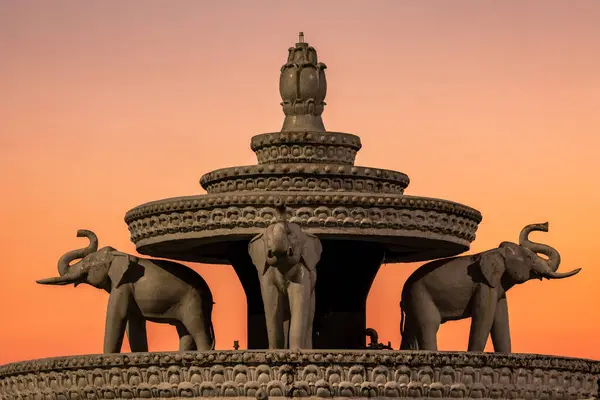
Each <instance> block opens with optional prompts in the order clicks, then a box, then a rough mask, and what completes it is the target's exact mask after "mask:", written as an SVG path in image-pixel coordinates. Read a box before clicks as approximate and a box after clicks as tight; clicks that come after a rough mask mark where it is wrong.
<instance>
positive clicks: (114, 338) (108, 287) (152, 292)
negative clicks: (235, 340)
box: [37, 229, 215, 353]
mask: <svg viewBox="0 0 600 400" xmlns="http://www.w3.org/2000/svg"><path fill="white" fill-rule="evenodd" d="M77 237H86V238H88V240H89V244H88V246H87V247H85V248H82V249H78V250H71V251H69V252H67V253H65V255H63V256H62V257H61V258H60V260H59V261H58V273H59V276H56V277H52V278H47V279H41V280H38V281H37V283H39V284H44V285H61V286H62V285H70V284H73V285H75V286H77V285H80V284H82V283H87V284H88V285H91V286H93V287H95V288H98V289H102V290H105V291H106V292H108V293H109V300H108V310H107V313H106V328H105V334H104V353H119V352H120V351H121V346H122V344H123V338H124V335H125V333H127V338H128V339H129V345H130V347H131V350H132V351H133V352H145V351H148V338H147V335H146V321H147V320H150V321H153V322H158V323H167V324H169V325H173V326H175V327H176V328H177V333H178V335H179V349H180V350H196V349H198V350H210V349H214V346H215V337H214V329H213V325H212V320H211V318H212V308H213V296H212V293H211V292H210V289H209V287H208V285H207V283H206V281H205V280H204V279H203V278H202V277H201V276H200V275H198V273H197V272H196V271H194V270H193V269H190V268H188V267H186V266H185V265H182V264H178V263H175V262H172V261H167V260H151V259H145V258H138V257H136V256H133V255H131V254H127V253H122V252H120V251H117V250H116V249H115V248H113V247H110V246H105V247H103V248H101V249H98V237H97V236H96V234H95V233H94V232H92V231H89V230H84V229H80V230H79V231H77ZM78 259H81V260H79V261H78V262H76V263H74V264H72V265H70V263H71V262H73V261H75V260H78Z"/></svg>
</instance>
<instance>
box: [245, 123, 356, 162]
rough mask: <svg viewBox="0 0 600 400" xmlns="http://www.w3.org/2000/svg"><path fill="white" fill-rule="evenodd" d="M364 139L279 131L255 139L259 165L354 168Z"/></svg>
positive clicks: (337, 133)
mask: <svg viewBox="0 0 600 400" xmlns="http://www.w3.org/2000/svg"><path fill="white" fill-rule="evenodd" d="M361 146H362V145H361V143H360V138H359V137H358V136H356V135H352V134H350V133H341V132H325V131H323V132H276V133H263V134H261V135H256V136H254V137H252V139H251V141H250V148H251V149H252V151H254V152H255V153H256V157H257V159H258V163H259V164H267V163H279V162H284V163H298V162H300V163H305V162H310V163H330V164H347V165H353V164H354V159H355V158H356V153H357V152H358V151H359V150H360V148H361Z"/></svg>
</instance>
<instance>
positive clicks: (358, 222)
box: [126, 195, 480, 243]
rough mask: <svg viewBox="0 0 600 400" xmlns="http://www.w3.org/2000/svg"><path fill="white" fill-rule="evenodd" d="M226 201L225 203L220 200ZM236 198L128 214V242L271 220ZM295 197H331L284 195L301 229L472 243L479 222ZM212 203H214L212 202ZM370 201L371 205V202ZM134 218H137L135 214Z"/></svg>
mask: <svg viewBox="0 0 600 400" xmlns="http://www.w3.org/2000/svg"><path fill="white" fill-rule="evenodd" d="M228 197H229V199H228V200H229V201H226V199H227V198H228ZM242 197H246V200H249V199H250V198H251V197H252V196H226V197H223V198H218V197H217V198H215V199H211V200H215V201H214V202H210V203H211V204H207V203H208V202H207V200H208V199H206V200H200V201H198V202H197V203H196V204H197V205H196V208H194V201H179V202H173V203H170V204H169V203H167V204H162V205H158V206H155V207H156V208H154V207H153V208H151V210H152V211H150V210H147V211H148V212H147V213H144V214H146V215H140V216H137V217H135V216H133V215H128V216H127V217H126V222H127V224H128V225H129V231H130V232H131V240H132V241H133V242H134V243H136V242H138V241H140V240H142V239H148V238H151V237H156V236H162V235H165V234H171V233H179V232H191V231H203V230H215V229H233V228H236V227H244V228H247V227H257V228H264V227H266V226H267V225H268V224H269V223H271V221H272V219H273V218H274V215H275V209H274V208H273V207H271V206H262V207H255V206H252V205H247V206H245V207H243V206H235V205H234V204H235V203H239V202H243V200H244V199H242ZM256 197H257V198H258V199H257V200H258V202H261V201H260V198H261V197H262V198H263V202H264V200H266V199H268V198H267V197H266V196H256ZM298 197H304V198H305V199H306V200H307V201H306V203H308V204H310V201H309V200H312V201H313V202H314V201H316V198H317V197H320V198H321V201H320V202H319V203H320V204H330V202H331V199H332V197H334V196H327V195H326V196H323V195H317V196H312V199H309V198H308V197H311V196H287V199H286V204H288V207H289V208H288V212H289V214H290V221H292V222H295V223H298V224H299V225H301V226H303V227H311V226H312V227H319V226H325V227H344V228H379V229H396V230H398V229H404V230H416V231H423V232H434V233H438V234H442V235H452V236H454V237H458V238H461V239H464V240H467V241H469V242H471V241H473V240H475V232H476V230H477V225H478V223H479V221H480V218H479V220H478V219H477V218H473V217H474V216H473V217H471V218H469V217H467V216H460V215H457V213H452V212H439V211H434V210H420V209H418V208H415V209H411V208H408V207H406V208H404V207H398V208H394V206H393V203H392V202H390V203H392V204H389V205H388V206H387V207H385V205H386V204H385V202H384V201H382V202H381V206H382V207H379V206H378V205H379V204H378V203H379V202H378V201H377V200H378V199H375V198H373V197H372V196H343V197H348V200H354V201H356V202H357V203H363V206H362V207H360V206H358V207H346V206H339V207H335V206H316V207H314V206H313V207H311V206H307V205H305V206H303V207H299V208H293V204H294V203H296V202H299V201H298ZM340 197H341V196H340ZM381 199H382V198H380V199H379V200H381ZM387 199H389V197H388V198H387ZM216 200H220V201H218V202H217V201H216ZM240 200H242V201H240ZM290 200H292V201H290ZM293 200H295V201H293ZM327 200H330V201H327ZM370 200H372V201H373V202H372V203H371V201H370ZM202 202H206V203H205V205H204V207H211V209H198V208H199V207H200V208H201V207H203V206H202ZM218 203H220V204H221V206H219V205H218ZM399 203H401V202H399ZM407 203H408V202H407ZM227 204H229V205H230V206H229V207H223V205H227ZM154 210H156V211H154ZM136 214H138V215H139V214H141V213H136ZM148 214H152V215H148Z"/></svg>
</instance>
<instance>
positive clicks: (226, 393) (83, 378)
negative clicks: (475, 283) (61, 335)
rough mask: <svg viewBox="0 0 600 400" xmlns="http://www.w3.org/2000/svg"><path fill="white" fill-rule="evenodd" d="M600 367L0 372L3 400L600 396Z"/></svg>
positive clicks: (188, 364) (353, 361)
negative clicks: (599, 383) (599, 393)
mask: <svg viewBox="0 0 600 400" xmlns="http://www.w3.org/2000/svg"><path fill="white" fill-rule="evenodd" d="M599 375H600V362H599V361H589V360H579V359H568V358H560V357H551V356H538V355H525V354H521V355H498V354H492V353H478V354H475V353H471V354H468V353H420V352H410V351H409V352H398V351H388V350H372V351H356V352H351V351H314V350H313V351H293V352H292V351H280V352H277V351H267V352H265V351H252V352H243V351H227V352H224V351H223V352H221V351H220V352H190V353H185V352H184V353H138V354H118V355H110V356H109V355H94V356H73V357H61V358H53V359H44V360H35V361H26V362H20V363H15V364H9V365H5V366H2V367H0V398H2V399H5V400H8V399H11V400H12V399H15V400H16V399H38V398H41V399H43V398H56V399H77V398H79V399H114V398H178V397H236V396H240V397H255V398H256V397H257V395H260V393H259V392H260V391H264V392H265V393H264V394H265V395H266V396H269V397H275V396H287V397H309V396H317V397H321V398H331V397H346V398H358V397H361V398H365V397H379V398H464V399H475V398H491V399H517V398H532V399H533V398H547V399H591V398H597V397H598V383H597V382H598V377H599Z"/></svg>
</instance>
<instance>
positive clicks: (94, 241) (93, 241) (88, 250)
mask: <svg viewBox="0 0 600 400" xmlns="http://www.w3.org/2000/svg"><path fill="white" fill-rule="evenodd" d="M77 237H87V238H88V239H89V240H90V244H89V245H88V246H87V247H85V248H83V249H77V250H71V251H69V252H68V253H65V255H63V256H62V257H61V258H60V260H58V273H59V275H60V276H63V275H65V274H66V273H67V272H68V271H69V264H70V263H71V261H73V260H77V259H80V258H83V257H85V256H87V255H89V254H92V253H93V252H95V251H97V250H98V237H97V236H96V234H95V233H94V232H92V231H88V230H85V229H80V230H78V231H77Z"/></svg>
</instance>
